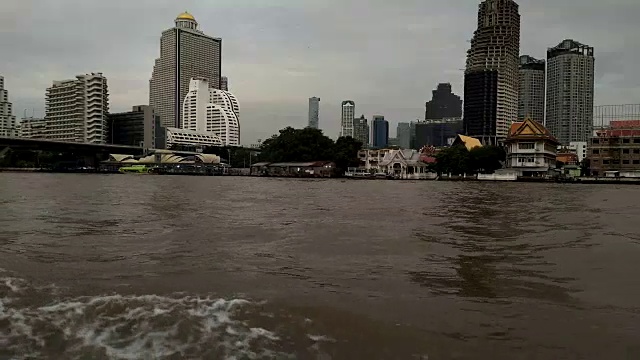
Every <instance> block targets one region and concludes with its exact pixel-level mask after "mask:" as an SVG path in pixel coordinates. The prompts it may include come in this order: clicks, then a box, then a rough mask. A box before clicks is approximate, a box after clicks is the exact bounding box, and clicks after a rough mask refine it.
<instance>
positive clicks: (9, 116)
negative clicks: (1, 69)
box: [0, 76, 17, 137]
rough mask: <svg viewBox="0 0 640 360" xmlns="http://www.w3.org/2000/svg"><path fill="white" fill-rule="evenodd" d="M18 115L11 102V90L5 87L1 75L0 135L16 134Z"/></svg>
mask: <svg viewBox="0 0 640 360" xmlns="http://www.w3.org/2000/svg"><path fill="white" fill-rule="evenodd" d="M16 135H17V134H16V117H15V116H14V115H13V105H12V104H11V103H10V102H9V92H8V91H7V90H5V89H4V77H2V76H0V136H5V137H9V136H16Z"/></svg>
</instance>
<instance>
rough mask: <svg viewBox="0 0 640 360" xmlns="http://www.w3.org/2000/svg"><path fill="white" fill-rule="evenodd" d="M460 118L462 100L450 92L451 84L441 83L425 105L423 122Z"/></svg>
mask: <svg viewBox="0 0 640 360" xmlns="http://www.w3.org/2000/svg"><path fill="white" fill-rule="evenodd" d="M456 117H460V118H461V117H462V99H460V96H458V95H456V94H454V93H453V92H452V91H451V84H449V83H441V84H438V87H437V88H436V89H435V90H433V91H432V97H431V101H427V103H426V104H425V112H424V118H425V120H429V119H430V120H436V119H444V118H456Z"/></svg>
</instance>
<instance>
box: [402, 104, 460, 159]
mask: <svg viewBox="0 0 640 360" xmlns="http://www.w3.org/2000/svg"><path fill="white" fill-rule="evenodd" d="M461 111H462V109H461ZM396 138H397V139H398V146H400V147H401V148H403V149H410V148H411V123H408V122H401V123H398V127H397V128H396Z"/></svg>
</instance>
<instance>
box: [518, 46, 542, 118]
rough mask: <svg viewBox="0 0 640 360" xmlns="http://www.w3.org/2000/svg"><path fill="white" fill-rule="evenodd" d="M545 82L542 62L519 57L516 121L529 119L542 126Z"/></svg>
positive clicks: (529, 57)
mask: <svg viewBox="0 0 640 360" xmlns="http://www.w3.org/2000/svg"><path fill="white" fill-rule="evenodd" d="M545 80H546V78H545V62H544V60H538V59H536V58H533V57H531V56H529V55H523V56H520V76H519V81H520V86H519V92H518V121H524V120H525V119H526V118H530V119H531V120H535V121H537V122H539V123H540V124H544V97H545V88H544V83H545Z"/></svg>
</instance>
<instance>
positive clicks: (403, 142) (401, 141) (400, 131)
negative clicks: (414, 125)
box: [396, 122, 411, 149]
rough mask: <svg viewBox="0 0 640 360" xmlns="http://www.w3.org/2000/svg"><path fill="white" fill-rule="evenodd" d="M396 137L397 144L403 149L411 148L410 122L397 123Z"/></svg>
mask: <svg viewBox="0 0 640 360" xmlns="http://www.w3.org/2000/svg"><path fill="white" fill-rule="evenodd" d="M396 139H398V146H400V147H401V148H403V149H411V123H408V122H401V123H398V127H397V128H396Z"/></svg>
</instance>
